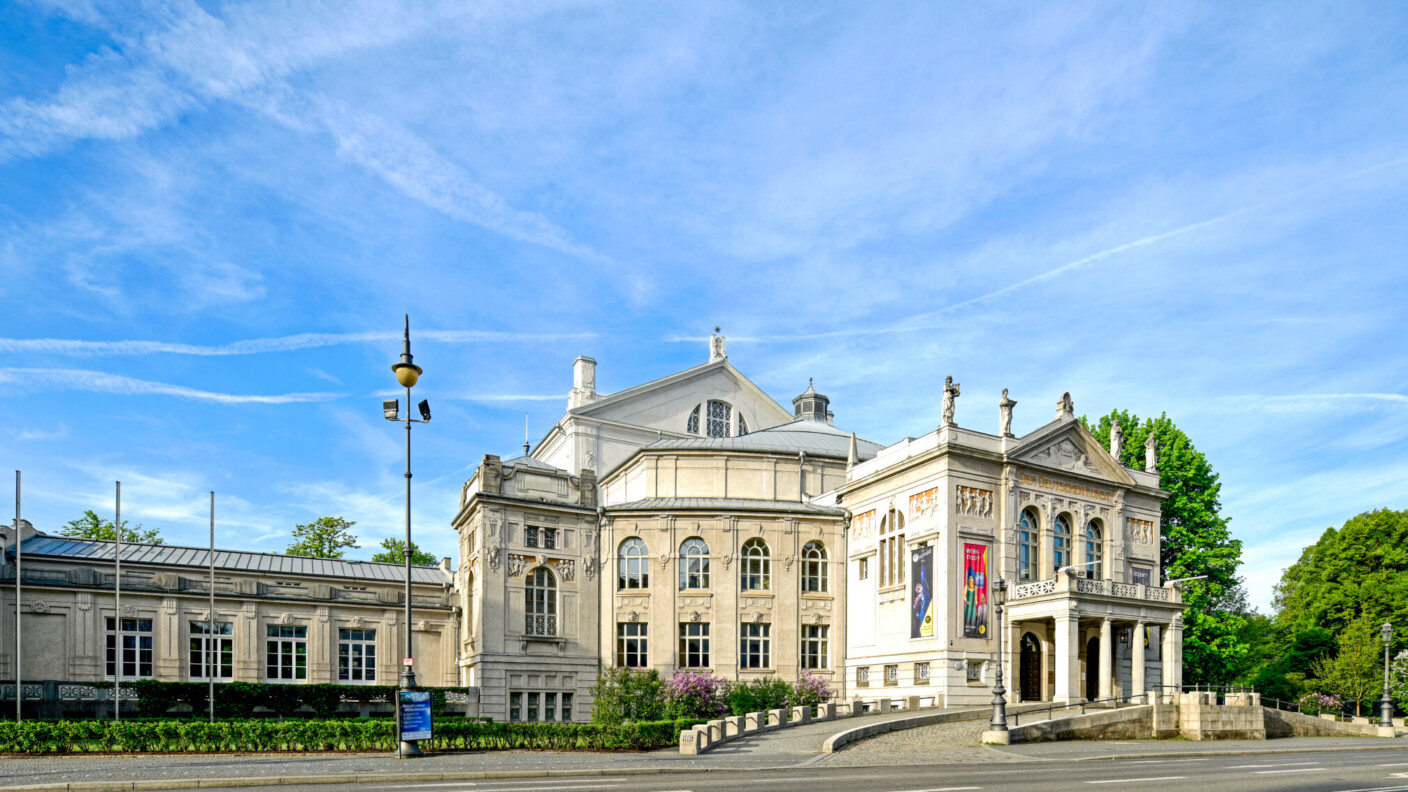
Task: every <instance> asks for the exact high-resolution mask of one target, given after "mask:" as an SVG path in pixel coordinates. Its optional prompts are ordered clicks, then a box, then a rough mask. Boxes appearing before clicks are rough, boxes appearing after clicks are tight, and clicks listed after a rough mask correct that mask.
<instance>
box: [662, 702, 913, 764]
mask: <svg viewBox="0 0 1408 792" xmlns="http://www.w3.org/2000/svg"><path fill="white" fill-rule="evenodd" d="M930 701H931V702H932V703H933V706H934V707H938V706H939V704H940V701H939V699H937V698H934V699H930ZM897 703H900V704H902V705H903V706H896V704H897ZM870 706H871V708H872V711H873V712H882V713H884V712H893V711H900V710H905V711H908V710H917V709H919V708H920V707H921V699H920V698H919V697H918V696H909V697H907V698H905V699H898V700H891V699H879V700H878V701H874V702H870ZM866 708H867V704H866V702H864V701H862V700H861V699H855V700H853V701H851V702H850V703H839V704H838V703H836V702H831V703H828V704H822V705H821V706H818V707H815V708H813V707H793V708H792V709H790V710H788V709H774V710H768V711H767V712H750V713H748V714H747V715H734V716H729V717H727V718H720V719H717V720H711V721H709V722H708V723H705V724H703V725H700V726H695V727H694V728H692V729H686V730H684V731H682V732H680V753H682V754H686V755H690V756H694V755H698V754H702V753H704V752H705V751H708V750H710V749H711V748H713V747H715V746H717V745H722V744H723V743H726V742H731V741H733V740H736V739H738V738H739V737H747V736H749V735H754V734H760V733H762V732H765V731H772V730H774V729H784V728H788V727H791V726H801V725H803V724H807V723H823V722H826V721H834V720H842V719H845V718H850V717H854V716H857V715H864V714H865V713H866Z"/></svg>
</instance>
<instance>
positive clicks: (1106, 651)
mask: <svg viewBox="0 0 1408 792" xmlns="http://www.w3.org/2000/svg"><path fill="white" fill-rule="evenodd" d="M1113 641H1114V638H1113V631H1112V630H1111V625H1110V617H1108V616H1106V617H1105V618H1103V619H1101V620H1100V688H1099V691H1100V698H1110V697H1112V696H1114V690H1113V687H1114V674H1113V673H1112V672H1113V670H1114V669H1113V668H1112V667H1111V662H1110V660H1111V657H1112V656H1113V655H1114V648H1115V647H1114V642H1113Z"/></svg>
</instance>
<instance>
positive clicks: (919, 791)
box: [896, 787, 982, 792]
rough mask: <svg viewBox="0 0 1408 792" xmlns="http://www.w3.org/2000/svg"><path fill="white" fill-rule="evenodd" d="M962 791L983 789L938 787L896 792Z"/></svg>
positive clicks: (898, 791)
mask: <svg viewBox="0 0 1408 792" xmlns="http://www.w3.org/2000/svg"><path fill="white" fill-rule="evenodd" d="M962 789H982V787H938V788H937V789H901V790H896V792H959V790H962Z"/></svg>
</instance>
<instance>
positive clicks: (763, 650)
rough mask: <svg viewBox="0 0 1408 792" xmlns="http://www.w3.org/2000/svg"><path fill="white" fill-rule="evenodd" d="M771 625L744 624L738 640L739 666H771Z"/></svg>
mask: <svg viewBox="0 0 1408 792" xmlns="http://www.w3.org/2000/svg"><path fill="white" fill-rule="evenodd" d="M771 633H772V625H771V624H745V625H743V630H742V636H741V638H742V640H740V641H739V647H738V655H739V657H738V659H739V661H740V662H739V666H740V667H741V668H771V667H772V637H771Z"/></svg>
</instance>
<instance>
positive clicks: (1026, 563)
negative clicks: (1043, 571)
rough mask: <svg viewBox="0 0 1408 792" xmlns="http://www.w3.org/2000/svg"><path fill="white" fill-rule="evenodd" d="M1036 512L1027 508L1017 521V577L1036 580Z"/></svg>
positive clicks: (1037, 534) (1037, 546) (1037, 532)
mask: <svg viewBox="0 0 1408 792" xmlns="http://www.w3.org/2000/svg"><path fill="white" fill-rule="evenodd" d="M1039 524H1040V523H1039V522H1038V520H1037V516H1036V512H1035V511H1033V510H1031V509H1027V510H1025V511H1023V512H1022V517H1021V519H1019V520H1018V521H1017V532H1018V534H1019V535H1018V537H1017V544H1018V547H1017V579H1018V580H1036V577H1037V557H1038V554H1039V552H1040V551H1039V549H1038V548H1039V545H1038V544H1037V542H1038V541H1039V539H1038V536H1039V531H1038V528H1037V526H1038V525H1039Z"/></svg>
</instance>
